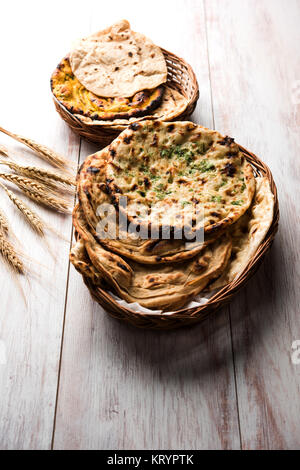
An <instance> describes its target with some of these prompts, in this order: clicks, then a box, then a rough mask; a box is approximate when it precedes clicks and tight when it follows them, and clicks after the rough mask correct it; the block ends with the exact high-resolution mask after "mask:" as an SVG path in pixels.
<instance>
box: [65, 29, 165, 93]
mask: <svg viewBox="0 0 300 470" xmlns="http://www.w3.org/2000/svg"><path fill="white" fill-rule="evenodd" d="M70 63H71V67H72V70H73V73H74V75H75V76H76V77H77V78H78V80H79V82H80V83H82V84H83V85H84V86H85V88H87V89H88V90H89V91H92V92H93V93H95V95H98V96H106V97H118V96H121V97H129V96H133V95H135V94H136V93H137V92H139V91H141V90H146V89H153V88H156V87H158V86H159V85H161V84H162V83H165V82H166V81H167V65H166V61H165V58H164V55H163V53H162V51H161V49H160V48H159V47H158V46H156V45H155V44H154V43H153V42H152V41H150V39H148V38H147V37H146V36H144V35H143V34H140V33H136V32H134V31H132V30H131V29H130V24H129V23H128V21H126V20H122V21H120V22H118V23H116V24H114V25H113V26H111V27H109V28H107V29H105V30H104V31H100V32H98V33H96V34H93V35H91V36H89V37H87V38H85V39H82V40H80V41H78V43H77V44H76V46H75V47H74V49H73V50H72V51H71V54H70Z"/></svg>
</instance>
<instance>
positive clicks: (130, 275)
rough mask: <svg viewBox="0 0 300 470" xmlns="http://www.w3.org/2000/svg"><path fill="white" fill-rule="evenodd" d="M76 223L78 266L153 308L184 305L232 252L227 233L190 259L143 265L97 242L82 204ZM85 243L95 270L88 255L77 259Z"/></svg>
mask: <svg viewBox="0 0 300 470" xmlns="http://www.w3.org/2000/svg"><path fill="white" fill-rule="evenodd" d="M74 224H75V228H76V230H77V233H78V234H79V237H80V239H81V241H78V242H77V243H81V245H80V246H78V245H75V248H74V249H73V250H72V254H71V260H72V262H74V265H75V267H76V268H77V269H78V270H79V271H81V272H83V271H84V272H85V275H87V276H90V277H92V279H93V281H94V282H98V281H101V278H102V277H103V278H104V279H105V280H106V282H108V284H109V285H111V287H112V288H113V290H114V291H115V292H116V293H117V294H119V295H120V296H121V297H122V298H123V299H125V300H126V301H127V302H138V303H139V304H140V305H141V306H144V307H147V308H152V309H156V308H159V309H162V310H168V309H172V308H180V307H181V306H183V305H184V304H185V303H186V302H187V300H188V299H189V298H192V297H194V296H195V295H197V294H199V293H200V292H201V291H202V290H203V289H204V288H205V287H206V285H207V284H208V283H209V281H210V280H211V279H213V278H215V277H217V275H218V274H219V273H221V272H222V271H223V270H224V268H225V266H226V264H227V263H228V260H229V257H230V253H231V240H230V237H228V236H227V235H224V236H221V237H220V238H219V239H218V240H216V241H215V242H214V243H213V244H211V245H209V246H208V247H207V248H206V249H205V250H203V252H201V254H199V255H197V256H195V257H194V258H193V259H192V260H190V261H186V262H182V263H176V264H173V265H172V264H168V265H155V264H154V265H151V266H149V265H143V264H141V263H136V262H134V261H131V260H125V259H124V258H122V257H120V256H118V255H116V254H114V253H111V252H109V251H107V250H106V249H105V248H104V247H103V246H102V245H101V244H99V243H97V242H96V241H95V239H94V238H93V236H92V235H91V234H90V232H89V230H88V225H87V223H86V221H85V219H84V215H83V212H82V211H81V209H80V207H79V206H77V207H76V209H75V213H74ZM82 243H84V248H85V250H86V252H87V255H88V257H89V259H90V262H91V264H92V265H93V268H92V269H90V268H89V263H87V261H86V258H85V259H78V256H79V255H80V253H81V254H82V256H83V257H84V256H85V254H84V250H83V246H82ZM79 262H80V263H79ZM97 273H99V276H98V277H97Z"/></svg>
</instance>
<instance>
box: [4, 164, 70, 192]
mask: <svg viewBox="0 0 300 470" xmlns="http://www.w3.org/2000/svg"><path fill="white" fill-rule="evenodd" d="M0 165H6V166H8V167H9V168H10V169H11V170H14V171H15V172H16V173H18V174H20V175H23V176H28V177H29V178H35V179H39V180H41V181H42V182H43V183H44V184H49V183H50V185H51V183H53V186H52V187H54V188H56V187H57V186H56V183H61V184H62V185H64V186H65V185H68V186H75V185H76V182H75V179H74V178H73V177H68V176H64V175H61V174H59V173H57V172H54V171H49V170H46V169H44V168H39V167H36V166H23V165H18V164H17V163H15V162H12V161H1V160H0ZM57 189H58V190H59V188H58V187H57ZM65 189H67V188H65Z"/></svg>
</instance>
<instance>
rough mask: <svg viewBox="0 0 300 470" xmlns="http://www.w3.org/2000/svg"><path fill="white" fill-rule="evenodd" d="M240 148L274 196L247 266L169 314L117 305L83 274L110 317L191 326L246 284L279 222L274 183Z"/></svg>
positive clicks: (163, 326)
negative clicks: (197, 301) (201, 300)
mask: <svg viewBox="0 0 300 470" xmlns="http://www.w3.org/2000/svg"><path fill="white" fill-rule="evenodd" d="M239 147H240V150H241V151H242V152H243V154H244V155H245V158H246V159H247V160H248V162H249V163H250V164H251V165H252V167H253V170H254V173H255V175H256V176H265V177H267V178H268V180H269V182H270V186H271V190H272V192H273V195H274V215H273V221H272V224H271V226H270V229H269V231H268V233H267V235H266V237H265V239H264V240H263V242H262V243H261V245H260V247H259V248H258V250H257V252H256V253H255V255H254V256H253V257H252V259H251V260H250V261H249V263H248V265H247V267H246V268H245V269H244V271H243V272H242V273H241V274H240V276H239V277H238V278H236V279H235V280H234V281H232V282H231V283H230V284H228V285H226V286H225V287H224V288H223V289H221V290H219V291H218V292H217V293H216V294H215V295H214V296H213V297H211V298H210V299H209V301H208V302H207V303H206V304H204V305H201V306H200V307H194V308H183V309H180V310H177V311H176V312H174V313H171V314H164V313H162V314H146V313H142V312H135V311H133V310H131V309H129V308H126V307H123V306H121V305H120V304H119V303H118V302H116V300H115V299H114V298H113V297H112V296H111V295H110V294H109V291H111V290H112V288H111V287H110V286H108V285H106V284H105V283H104V284H103V286H101V287H99V286H95V285H94V284H93V283H92V281H91V279H90V278H88V277H85V276H83V279H84V282H85V284H86V285H87V287H88V289H89V291H90V293H91V295H92V296H93V298H94V299H95V300H96V302H98V303H99V304H100V305H102V307H103V308H104V309H105V310H106V311H107V312H108V313H109V314H110V315H112V316H113V317H114V318H117V319H119V320H123V321H126V322H127V323H130V324H131V325H133V326H136V327H138V328H148V329H156V330H167V329H173V328H179V327H182V326H187V325H193V324H195V323H198V322H200V321H203V320H204V319H205V318H206V317H207V316H208V315H211V314H212V313H213V312H215V311H216V310H218V309H220V308H221V307H223V306H224V305H226V304H227V303H228V302H230V300H231V299H232V297H233V296H234V295H235V294H236V293H237V292H238V291H239V290H240V289H241V288H242V287H243V286H244V285H245V284H246V282H247V281H248V280H249V279H250V278H251V277H252V276H253V274H254V273H255V272H256V270H257V269H258V267H259V266H260V264H261V263H262V261H263V259H264V257H265V255H266V254H267V252H268V251H269V250H270V248H271V246H272V243H273V241H274V238H275V235H276V232H277V230H278V222H279V204H278V197H277V189H276V185H275V183H274V180H273V177H272V174H271V171H270V169H269V168H268V167H267V165H265V164H264V163H263V162H262V161H261V160H260V159H259V158H258V157H256V156H255V155H254V154H253V153H251V152H249V151H248V150H246V149H245V148H244V147H241V146H239Z"/></svg>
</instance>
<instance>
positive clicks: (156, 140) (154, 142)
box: [151, 134, 158, 147]
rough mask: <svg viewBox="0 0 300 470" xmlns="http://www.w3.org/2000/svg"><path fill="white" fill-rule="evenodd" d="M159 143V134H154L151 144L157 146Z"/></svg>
mask: <svg viewBox="0 0 300 470" xmlns="http://www.w3.org/2000/svg"><path fill="white" fill-rule="evenodd" d="M157 144H158V137H157V134H154V136H153V140H152V143H151V146H152V147H157Z"/></svg>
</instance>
